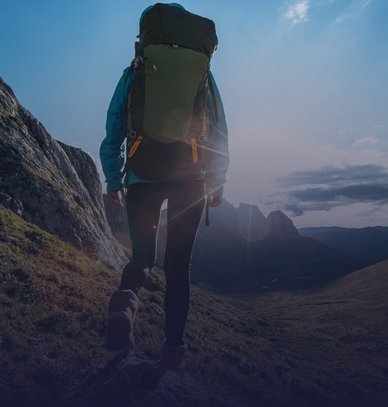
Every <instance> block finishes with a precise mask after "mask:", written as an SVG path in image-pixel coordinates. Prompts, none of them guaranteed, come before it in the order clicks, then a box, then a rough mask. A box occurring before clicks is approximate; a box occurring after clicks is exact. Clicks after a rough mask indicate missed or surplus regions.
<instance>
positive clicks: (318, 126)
mask: <svg viewBox="0 0 388 407" xmlns="http://www.w3.org/2000/svg"><path fill="white" fill-rule="evenodd" d="M150 4H153V3H151V2H148V1H141V0H114V1H112V0H82V1H79V0H67V1H66V2H64V1H59V0H34V1H30V0H0V10H1V13H0V76H1V77H2V78H3V79H4V80H5V81H6V82H7V83H8V84H9V85H10V86H11V87H12V88H13V90H14V92H15V94H16V96H17V97H18V99H19V101H20V102H21V103H22V104H23V105H24V106H25V107H26V108H27V109H28V110H30V111H31V113H32V114H33V115H34V116H35V117H37V118H38V119H39V120H40V121H41V122H42V123H43V124H44V126H45V127H46V129H47V130H48V131H49V133H50V134H51V135H52V136H53V137H55V138H56V139H58V140H61V141H63V142H65V143H67V144H70V145H73V146H76V147H80V148H82V149H83V150H84V151H86V152H88V153H89V154H90V155H91V156H92V157H93V159H94V161H95V163H96V165H97V167H98V168H99V170H100V171H101V165H100V161H99V155H98V150H99V146H100V143H101V141H102V140H103V138H104V136H105V128H104V127H105V120H106V111H107V108H108V105H109V102H110V99H111V97H112V94H113V91H114V88H115V86H116V83H117V81H118V80H119V78H120V76H121V74H122V71H123V70H124V69H125V68H126V67H127V66H128V65H129V64H130V62H131V60H132V58H133V53H134V48H133V44H134V42H135V40H136V35H137V34H138V19H139V16H140V14H141V12H142V10H143V9H144V8H146V7H147V6H149V5H150ZM181 4H182V5H183V6H184V7H185V8H186V9H188V10H189V11H191V12H193V13H196V14H200V15H203V16H206V17H208V18H211V19H213V20H214V21H215V23H216V29H217V35H218V38H219V47H218V50H217V52H216V54H215V55H214V57H213V59H212V65H211V66H212V68H211V69H212V72H213V74H214V76H215V78H216V81H217V85H218V88H219V90H220V93H221V96H222V99H223V103H224V108H225V112H226V117H227V122H228V128H229V151H230V167H229V170H228V174H227V183H226V185H225V192H224V196H225V198H226V199H228V200H229V201H230V202H232V203H233V204H234V205H235V206H238V205H239V203H240V202H246V203H252V204H255V205H257V206H258V207H259V208H260V210H261V211H262V212H263V213H264V214H265V215H268V214H269V212H270V211H272V210H277V209H280V210H282V211H284V212H285V213H286V214H287V215H288V216H289V217H291V219H292V220H293V222H294V223H295V225H296V226H297V227H305V226H332V225H337V226H345V227H366V226H376V225H382V226H388V115H387V112H388V86H387V84H388V44H387V39H388V21H387V20H388V1H386V0H296V1H292V0H291V1H284V0H267V1H263V0H256V1H253V0H252V1H251V0H242V1H240V2H236V1H231V0H222V1H221V0H212V1H208V0H197V1H191V0H187V1H181Z"/></svg>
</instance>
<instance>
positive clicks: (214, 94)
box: [208, 75, 219, 122]
mask: <svg viewBox="0 0 388 407" xmlns="http://www.w3.org/2000/svg"><path fill="white" fill-rule="evenodd" d="M208 82H209V91H210V96H211V98H212V101H213V106H214V114H215V116H216V121H217V122H218V120H219V115H218V104H217V96H216V92H215V90H214V86H213V81H212V78H211V76H210V75H209V76H208Z"/></svg>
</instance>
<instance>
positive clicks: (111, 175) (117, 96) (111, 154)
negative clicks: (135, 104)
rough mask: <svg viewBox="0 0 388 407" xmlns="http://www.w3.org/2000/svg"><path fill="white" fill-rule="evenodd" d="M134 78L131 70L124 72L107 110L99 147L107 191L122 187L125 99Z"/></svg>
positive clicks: (125, 124) (125, 116)
mask: <svg viewBox="0 0 388 407" xmlns="http://www.w3.org/2000/svg"><path fill="white" fill-rule="evenodd" d="M134 76H135V72H134V70H133V69H132V68H130V67H129V68H127V69H125V70H124V73H123V75H122V76H121V78H120V80H119V82H118V84H117V86H116V89H115V92H114V94H113V97H112V100H111V102H110V104H109V108H108V114H107V118H106V126H105V129H106V136H105V138H104V140H103V141H102V143H101V146H100V160H101V165H102V169H103V172H104V175H105V178H106V179H105V182H106V183H107V190H108V191H112V190H117V189H120V188H121V187H122V177H121V169H122V167H123V165H124V156H122V154H121V145H122V144H123V142H124V140H125V137H126V131H127V97H128V92H129V90H130V88H131V84H132V82H133V78H134Z"/></svg>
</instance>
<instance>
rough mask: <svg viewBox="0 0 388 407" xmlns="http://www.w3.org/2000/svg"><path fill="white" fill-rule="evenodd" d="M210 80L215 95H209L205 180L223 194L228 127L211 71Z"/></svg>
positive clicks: (227, 155) (227, 161)
mask: <svg viewBox="0 0 388 407" xmlns="http://www.w3.org/2000/svg"><path fill="white" fill-rule="evenodd" d="M210 81H211V85H212V86H213V90H214V97H212V96H211V95H209V103H208V105H209V111H208V114H209V126H208V140H209V150H208V152H207V160H206V161H207V164H206V171H205V180H206V185H207V186H208V187H210V188H211V189H212V190H213V191H214V194H215V195H219V196H222V194H223V185H224V184H225V182H226V171H227V169H228V166H229V150H228V127H227V125H226V118H225V111H224V107H223V105H222V100H221V96H220V92H219V91H218V88H217V85H216V82H215V80H214V77H213V75H212V74H211V73H210ZM214 98H215V101H214V100H213V99H214Z"/></svg>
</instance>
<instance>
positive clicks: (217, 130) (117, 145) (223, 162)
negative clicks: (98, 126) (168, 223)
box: [100, 67, 229, 195]
mask: <svg viewBox="0 0 388 407" xmlns="http://www.w3.org/2000/svg"><path fill="white" fill-rule="evenodd" d="M135 75H136V71H135V70H134V69H133V68H131V67H128V68H126V69H125V70H124V72H123V74H122V76H121V78H120V80H119V82H118V84H117V86H116V90H115V92H114V94H113V97H112V100H111V102H110V105H109V108H108V114H107V119H106V137H105V138H104V140H103V141H102V143H101V146H100V159H101V164H102V169H103V171H104V174H105V177H106V181H105V182H106V183H107V190H108V191H113V190H118V189H120V188H122V187H123V186H124V187H127V186H128V185H130V184H134V183H138V182H150V181H147V180H144V179H141V178H139V177H137V176H136V175H135V174H134V173H133V172H131V171H130V170H128V174H127V177H124V179H126V185H123V179H122V177H121V170H122V168H123V166H124V156H123V154H122V145H123V142H124V141H125V138H126V133H127V128H126V127H127V98H128V94H129V91H130V89H131V85H132V83H133V80H134V78H135ZM210 80H211V81H212V84H213V88H214V93H215V98H216V105H217V107H216V108H217V111H218V120H217V117H216V112H215V106H214V101H213V98H212V97H211V96H210V95H209V103H208V106H209V112H208V115H209V133H210V134H209V135H208V136H209V140H211V142H212V144H211V146H210V148H211V149H212V150H213V151H214V154H212V157H211V160H210V163H209V168H208V170H207V171H206V174H205V175H204V181H205V182H206V185H207V186H208V187H210V188H211V189H212V190H213V191H218V194H220V195H222V189H223V184H224V183H225V182H226V179H225V176H226V171H227V168H228V165H229V153H228V129H227V125H226V119H225V112H224V108H223V105H222V100H221V96H220V93H219V91H218V88H217V85H216V83H215V80H214V77H213V75H212V74H211V73H210Z"/></svg>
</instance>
